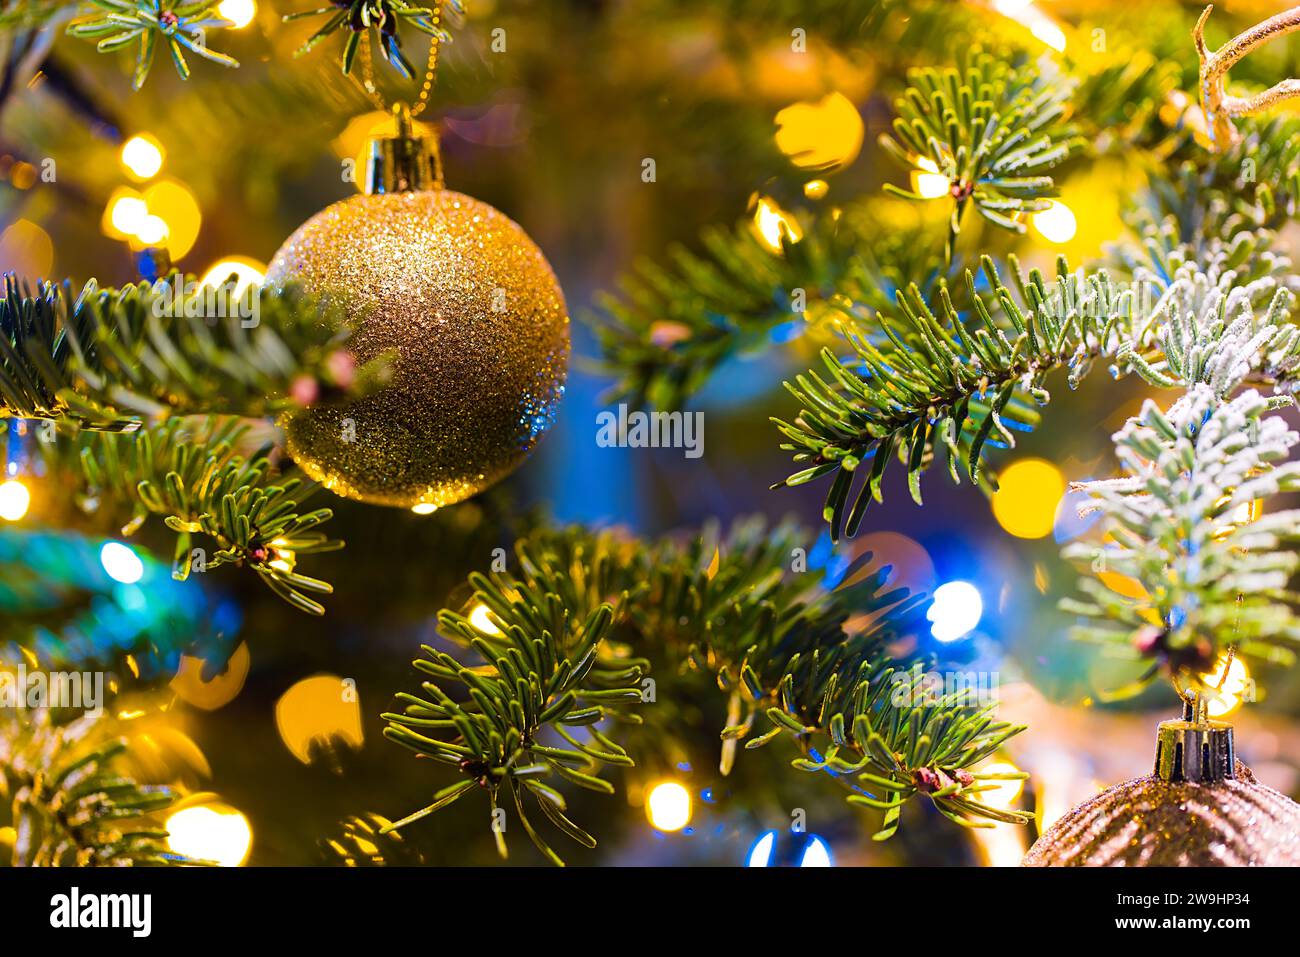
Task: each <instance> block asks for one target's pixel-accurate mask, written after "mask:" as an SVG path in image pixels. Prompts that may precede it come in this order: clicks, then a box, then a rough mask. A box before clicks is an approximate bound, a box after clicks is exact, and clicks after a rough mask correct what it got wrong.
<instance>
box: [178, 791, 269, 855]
mask: <svg viewBox="0 0 1300 957" xmlns="http://www.w3.org/2000/svg"><path fill="white" fill-rule="evenodd" d="M164 826H165V827H166V829H167V846H168V847H170V848H171V850H172V852H173V853H175V854H183V855H185V856H186V857H189V858H193V859H194V860H200V861H212V862H213V863H216V864H220V865H221V866H222V867H238V866H239V865H241V864H243V863H244V861H246V860H248V852H249V851H250V850H251V849H252V847H253V829H252V827H250V826H249V823H248V818H246V817H244V815H242V814H240V813H239V812H238V811H237V810H235V809H234V808H232V807H230V806H228V805H224V804H209V805H203V806H200V807H187V808H182V809H181V810H179V811H176V812H175V813H174V814H172V815H171V816H170V817H168V818H167V822H166V824H165V825H164Z"/></svg>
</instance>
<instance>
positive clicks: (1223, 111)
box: [1192, 4, 1300, 150]
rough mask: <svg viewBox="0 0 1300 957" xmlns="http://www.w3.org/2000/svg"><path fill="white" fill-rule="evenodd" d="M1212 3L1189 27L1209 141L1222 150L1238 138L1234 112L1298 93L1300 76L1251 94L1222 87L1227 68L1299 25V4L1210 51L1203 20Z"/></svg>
mask: <svg viewBox="0 0 1300 957" xmlns="http://www.w3.org/2000/svg"><path fill="white" fill-rule="evenodd" d="M1213 9H1214V6H1213V4H1211V5H1210V6H1208V7H1206V8H1205V10H1204V12H1202V13H1201V17H1200V19H1199V20H1197V21H1196V27H1195V28H1194V29H1193V30H1192V38H1193V40H1195V41H1196V53H1197V55H1198V56H1199V57H1200V60H1201V109H1203V110H1204V111H1205V121H1206V126H1207V128H1208V129H1209V131H1210V141H1211V143H1212V144H1213V147H1214V148H1215V149H1216V150H1225V149H1227V148H1228V147H1230V146H1233V145H1235V144H1236V143H1237V142H1238V140H1239V139H1240V137H1239V135H1238V133H1237V128H1236V127H1235V126H1233V124H1232V118H1233V117H1234V116H1246V115H1248V114H1251V113H1262V112H1263V111H1264V110H1267V109H1269V108H1270V107H1272V106H1276V105H1277V104H1278V103H1281V102H1282V101H1283V100H1289V99H1291V98H1292V97H1300V80H1296V79H1286V80H1282V81H1281V82H1279V83H1276V84H1274V85H1273V86H1271V87H1269V88H1268V89H1267V90H1264V91H1263V92H1262V93H1256V94H1255V95H1254V96H1245V97H1242V96H1231V95H1229V94H1228V92H1227V91H1226V90H1225V89H1224V82H1225V81H1226V79H1227V76H1228V70H1229V69H1230V68H1231V67H1232V66H1233V64H1235V63H1236V62H1237V61H1239V60H1240V59H1241V58H1242V57H1244V56H1245V55H1246V54H1248V53H1250V52H1251V51H1253V50H1255V49H1256V48H1258V47H1260V46H1263V45H1264V44H1265V43H1267V42H1268V41H1270V40H1272V39H1274V38H1275V37H1280V36H1284V35H1285V34H1288V33H1291V32H1293V31H1294V30H1297V29H1300V7H1292V8H1291V9H1290V10H1284V11H1283V12H1282V13H1278V14H1275V15H1273V16H1271V17H1269V18H1268V19H1267V20H1263V21H1261V22H1259V23H1257V24H1255V25H1254V26H1253V27H1251V28H1250V29H1249V30H1245V31H1243V32H1242V33H1239V34H1237V35H1236V36H1235V37H1233V38H1232V39H1231V40H1229V41H1228V42H1227V43H1225V44H1224V45H1223V46H1222V47H1220V48H1219V49H1218V50H1215V51H1214V52H1213V53H1211V52H1210V51H1209V49H1208V48H1207V47H1206V45H1205V21H1206V20H1208V19H1209V17H1210V11H1212V10H1213Z"/></svg>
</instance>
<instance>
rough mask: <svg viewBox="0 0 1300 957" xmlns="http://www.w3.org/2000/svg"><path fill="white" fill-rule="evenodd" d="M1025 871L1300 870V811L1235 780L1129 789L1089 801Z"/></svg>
mask: <svg viewBox="0 0 1300 957" xmlns="http://www.w3.org/2000/svg"><path fill="white" fill-rule="evenodd" d="M1024 864H1025V866H1026V867H1070V866H1076V867H1077V866H1084V867H1117V866H1127V867H1231V866H1243V865H1256V866H1265V867H1295V866H1296V865H1297V864H1300V804H1296V803H1295V802H1294V801H1292V800H1291V799H1290V798H1288V797H1287V796H1286V795H1284V794H1281V793H1279V792H1277V791H1274V790H1273V789H1272V788H1270V787H1267V786H1265V785H1263V784H1260V783H1259V782H1258V781H1257V780H1256V779H1255V776H1254V774H1252V773H1251V772H1250V769H1249V768H1247V767H1246V766H1245V765H1243V764H1241V763H1240V762H1237V765H1236V773H1235V776H1234V777H1232V778H1229V779H1227V780H1222V781H1212V782H1206V783H1200V782H1187V781H1179V782H1172V781H1164V780H1161V778H1160V776H1159V775H1157V774H1149V775H1147V776H1146V777H1141V778H1135V779H1134V780H1132V781H1125V782H1124V783H1123V784H1117V785H1115V786H1114V787H1112V788H1109V789H1107V790H1105V791H1103V792H1102V793H1101V794H1098V795H1097V796H1096V797H1094V798H1092V799H1090V800H1088V801H1085V802H1084V803H1083V804H1080V805H1079V806H1078V807H1076V808H1074V810H1072V811H1070V812H1069V813H1067V814H1066V815H1065V816H1064V817H1063V818H1061V819H1060V820H1059V821H1057V822H1056V823H1055V824H1053V825H1052V826H1051V827H1049V828H1048V829H1047V831H1046V832H1044V834H1043V836H1042V837H1040V838H1039V839H1038V840H1037V841H1036V842H1035V843H1034V846H1033V847H1031V848H1030V849H1029V853H1028V854H1026V855H1025V859H1024Z"/></svg>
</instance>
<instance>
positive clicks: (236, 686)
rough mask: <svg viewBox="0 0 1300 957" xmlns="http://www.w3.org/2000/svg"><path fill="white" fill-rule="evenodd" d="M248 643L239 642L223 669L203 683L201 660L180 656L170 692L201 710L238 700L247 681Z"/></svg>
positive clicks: (209, 709) (216, 707)
mask: <svg viewBox="0 0 1300 957" xmlns="http://www.w3.org/2000/svg"><path fill="white" fill-rule="evenodd" d="M250 660H251V659H250V656H249V653H248V643H247V642H241V643H240V645H239V647H238V648H236V649H235V652H234V654H232V655H231V656H230V660H229V661H228V662H227V663H226V668H225V670H224V671H222V672H221V673H220V674H218V675H214V676H213V677H212V680H211V681H204V680H203V665H204V662H203V659H202V658H195V657H193V656H191V655H182V656H181V666H180V668H179V669H178V670H177V672H176V677H174V678H173V679H172V682H171V689H172V691H174V692H175V693H176V695H177V697H179V698H180V699H181V700H182V701H184V702H186V703H187V704H192V705H193V706H194V707H196V708H202V709H203V710H204V711H216V710H217V709H218V708H220V707H223V706H224V705H227V704H229V703H230V702H232V701H234V700H235V698H236V697H238V695H239V692H240V691H242V690H243V688H244V681H245V680H247V678H248V668H249V664H250Z"/></svg>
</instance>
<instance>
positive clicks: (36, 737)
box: [0, 708, 200, 867]
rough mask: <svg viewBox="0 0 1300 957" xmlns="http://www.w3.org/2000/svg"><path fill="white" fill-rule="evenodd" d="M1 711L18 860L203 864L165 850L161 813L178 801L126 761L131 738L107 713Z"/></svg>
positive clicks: (3, 763) (1, 772)
mask: <svg viewBox="0 0 1300 957" xmlns="http://www.w3.org/2000/svg"><path fill="white" fill-rule="evenodd" d="M4 714H5V715H7V716H6V717H0V823H3V822H4V820H5V812H8V814H9V815H11V819H10V821H9V822H8V824H9V826H10V827H12V828H13V829H14V832H15V839H14V844H13V847H12V849H11V851H10V860H8V861H0V864H9V865H11V866H16V867H67V866H77V867H88V866H94V867H131V866H134V867H141V866H170V865H179V864H193V863H200V862H196V861H191V860H188V859H186V858H184V857H181V856H179V855H177V854H175V853H173V852H171V851H170V850H168V848H167V832H166V831H165V830H164V829H163V827H162V825H161V822H160V819H159V815H160V813H161V812H162V811H165V810H166V809H167V808H169V807H171V806H172V805H173V804H174V803H175V801H176V793H175V792H174V791H173V790H172V789H170V788H167V787H160V786H151V785H141V784H140V783H138V782H137V781H135V780H134V779H133V778H132V777H131V776H130V773H129V771H128V769H127V760H128V759H129V756H130V753H131V750H132V748H133V747H134V745H133V744H132V742H131V740H130V738H129V737H128V736H126V735H125V734H124V731H125V730H126V729H125V728H124V727H123V722H121V721H120V720H119V719H117V718H116V717H115V715H114V714H113V713H112V712H111V711H103V712H101V713H98V714H95V713H88V714H85V715H82V716H80V717H76V718H74V719H71V720H68V719H66V718H65V717H62V716H61V715H58V714H56V713H54V712H52V711H51V710H49V709H48V708H35V709H23V710H16V709H4Z"/></svg>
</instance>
